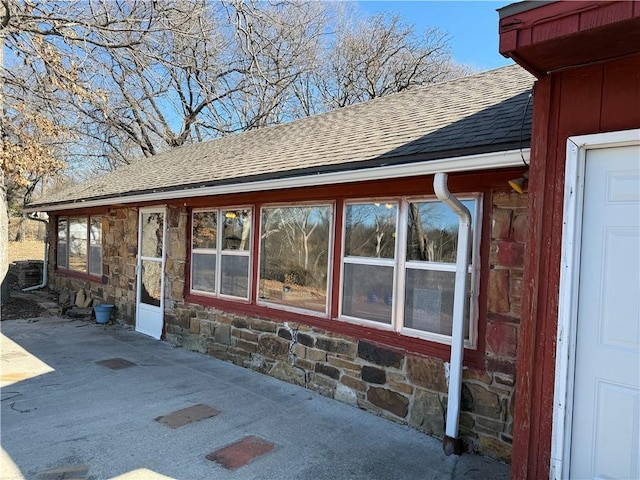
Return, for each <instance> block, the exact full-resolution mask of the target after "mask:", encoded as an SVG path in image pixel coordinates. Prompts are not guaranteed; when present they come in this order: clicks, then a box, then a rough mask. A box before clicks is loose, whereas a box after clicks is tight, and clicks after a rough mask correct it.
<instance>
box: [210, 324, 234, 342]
mask: <svg viewBox="0 0 640 480" xmlns="http://www.w3.org/2000/svg"><path fill="white" fill-rule="evenodd" d="M213 338H214V339H215V341H216V342H217V343H220V344H222V345H231V325H227V324H224V323H223V324H219V325H217V326H216V328H215V330H214V333H213Z"/></svg>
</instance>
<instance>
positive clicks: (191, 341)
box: [178, 334, 207, 353]
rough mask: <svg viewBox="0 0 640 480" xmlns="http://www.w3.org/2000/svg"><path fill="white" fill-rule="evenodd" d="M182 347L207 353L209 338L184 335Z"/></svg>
mask: <svg viewBox="0 0 640 480" xmlns="http://www.w3.org/2000/svg"><path fill="white" fill-rule="evenodd" d="M178 346H180V347H184V348H187V349H189V350H192V351H194V352H199V353H207V339H206V338H204V337H201V336H199V335H190V334H184V335H182V339H181V342H180V345H178Z"/></svg>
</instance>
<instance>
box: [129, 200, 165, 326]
mask: <svg viewBox="0 0 640 480" xmlns="http://www.w3.org/2000/svg"><path fill="white" fill-rule="evenodd" d="M165 235H166V226H165V209H164V208H143V209H140V218H139V228H138V269H137V270H138V282H137V283H138V285H137V292H138V300H137V305H136V307H137V308H136V331H138V332H140V333H144V334H145V335H149V336H151V337H153V338H157V339H159V338H160V337H161V336H162V327H163V323H164V322H163V312H164V295H163V292H164V243H165Z"/></svg>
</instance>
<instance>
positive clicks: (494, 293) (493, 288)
mask: <svg viewBox="0 0 640 480" xmlns="http://www.w3.org/2000/svg"><path fill="white" fill-rule="evenodd" d="M487 296H488V299H487V303H488V309H489V311H490V312H493V313H509V310H510V308H509V271H508V270H495V269H494V270H490V271H489V288H488V294H487Z"/></svg>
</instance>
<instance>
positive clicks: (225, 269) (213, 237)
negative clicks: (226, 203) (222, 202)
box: [191, 208, 252, 299]
mask: <svg viewBox="0 0 640 480" xmlns="http://www.w3.org/2000/svg"><path fill="white" fill-rule="evenodd" d="M251 222H252V211H251V209H248V208H235V209H231V208H229V209H221V210H196V211H194V212H193V215H192V222H191V225H192V230H191V232H192V249H191V291H192V292H194V293H200V294H205V295H213V296H222V297H232V298H242V299H248V298H249V278H250V276H249V272H250V264H251Z"/></svg>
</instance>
